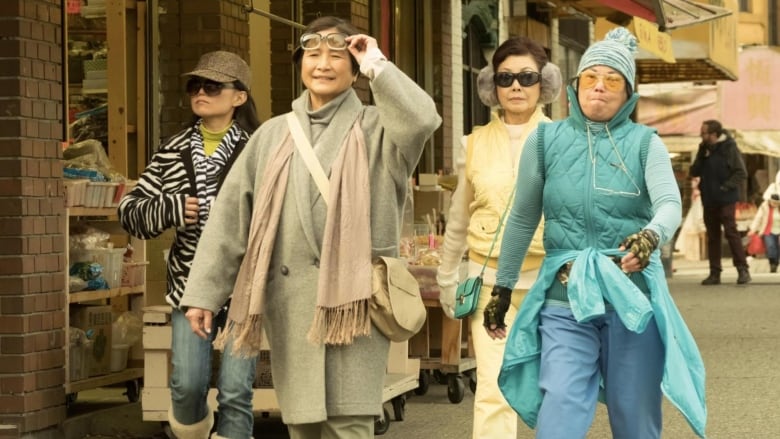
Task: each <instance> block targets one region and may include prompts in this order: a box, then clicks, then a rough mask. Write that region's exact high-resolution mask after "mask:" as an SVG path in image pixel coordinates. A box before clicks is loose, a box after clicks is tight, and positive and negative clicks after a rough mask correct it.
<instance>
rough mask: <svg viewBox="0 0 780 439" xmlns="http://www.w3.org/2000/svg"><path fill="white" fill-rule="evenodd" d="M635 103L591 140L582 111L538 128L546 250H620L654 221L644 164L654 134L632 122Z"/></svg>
mask: <svg viewBox="0 0 780 439" xmlns="http://www.w3.org/2000/svg"><path fill="white" fill-rule="evenodd" d="M569 94H570V96H569V101H570V102H575V103H576V102H577V101H576V99H574V96H573V90H571V89H570V90H569ZM636 100H637V97H636V95H634V96H633V97H632V98H631V99H629V101H628V102H626V104H624V106H623V108H622V109H621V110H620V112H618V114H617V115H616V116H615V117H614V118H613V119H612V120H611V121H610V122H609V123H608V124H607V125H606V127H605V128H604V129H602V130H601V131H600V132H598V133H593V132H592V131H591V132H590V136H588V135H586V134H585V133H587V132H588V128H586V122H585V119H584V117H583V116H582V113H581V112H580V109H579V106H578V105H572V106H571V107H572V108H571V111H572V116H571V117H570V118H568V119H566V120H563V121H558V122H553V123H550V124H541V125H539V127H538V136H539V138H540V139H541V140H542V141H541V142H538V144H539V145H540V147H541V148H544V150H543V151H540V154H539V157H543V163H541V166H542V169H541V171H542V172H543V175H544V179H545V186H544V195H543V196H544V201H543V203H544V218H545V233H544V247H545V248H547V249H561V250H566V249H568V250H582V249H585V248H587V247H592V248H596V249H607V248H617V247H618V245H619V244H620V242H621V241H623V239H625V238H626V237H627V236H628V235H630V234H632V233H636V232H638V231H639V230H641V229H642V228H643V227H644V226H646V225H647V224H648V223H649V222H650V220H651V219H652V216H653V213H652V210H651V202H650V200H649V195H648V193H647V187H646V186H645V174H644V164H645V162H646V158H647V148H648V145H649V143H650V137H651V135H652V134H653V133H654V132H655V130H653V129H652V128H648V127H645V126H641V125H637V124H635V123H633V122H632V121H631V120H629V119H628V115H629V114H631V111H632V110H633V108H634V106H635V104H636Z"/></svg>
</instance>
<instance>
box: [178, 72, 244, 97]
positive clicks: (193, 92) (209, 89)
mask: <svg viewBox="0 0 780 439" xmlns="http://www.w3.org/2000/svg"><path fill="white" fill-rule="evenodd" d="M226 88H235V86H233V84H232V83H230V82H217V81H212V80H211V79H206V78H201V77H198V76H193V77H192V78H190V79H189V80H188V81H187V86H186V90H187V94H188V95H190V96H197V95H198V93H200V91H201V89H202V90H203V92H204V93H206V96H211V97H214V96H218V95H219V94H220V93H222V90H223V89H226Z"/></svg>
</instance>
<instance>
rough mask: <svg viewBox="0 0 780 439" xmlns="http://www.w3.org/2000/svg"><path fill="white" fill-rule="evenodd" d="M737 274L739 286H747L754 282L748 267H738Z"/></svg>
mask: <svg viewBox="0 0 780 439" xmlns="http://www.w3.org/2000/svg"><path fill="white" fill-rule="evenodd" d="M737 273H738V275H737V284H739V285H742V284H746V283H748V282H750V281H751V280H752V279H751V277H750V272H749V271H748V268H747V267H737Z"/></svg>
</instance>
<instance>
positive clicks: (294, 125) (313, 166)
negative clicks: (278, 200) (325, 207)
mask: <svg viewBox="0 0 780 439" xmlns="http://www.w3.org/2000/svg"><path fill="white" fill-rule="evenodd" d="M287 125H288V126H289V127H290V134H292V136H293V141H294V143H295V147H296V148H297V149H298V152H300V153H301V158H302V159H303V162H304V163H306V167H307V168H309V172H310V173H311V176H312V178H313V179H314V183H315V184H316V185H317V188H318V189H319V190H320V193H321V194H322V199H323V200H324V201H325V204H328V200H330V197H329V195H330V180H328V176H327V175H325V170H323V169H322V165H321V164H320V161H319V160H317V156H315V155H314V149H312V147H311V144H310V143H309V141H308V140H307V139H306V136H304V135H303V128H302V127H301V123H300V122H298V118H297V117H295V114H294V113H293V112H289V113H287Z"/></svg>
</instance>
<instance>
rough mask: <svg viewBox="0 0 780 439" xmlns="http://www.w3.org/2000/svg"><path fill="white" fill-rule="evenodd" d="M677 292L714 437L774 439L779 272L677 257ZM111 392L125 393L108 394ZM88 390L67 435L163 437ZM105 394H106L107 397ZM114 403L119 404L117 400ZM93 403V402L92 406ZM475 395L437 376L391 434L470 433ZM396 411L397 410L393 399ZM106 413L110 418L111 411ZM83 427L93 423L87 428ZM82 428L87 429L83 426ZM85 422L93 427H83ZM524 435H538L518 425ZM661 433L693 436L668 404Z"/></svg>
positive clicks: (261, 429) (266, 427)
mask: <svg viewBox="0 0 780 439" xmlns="http://www.w3.org/2000/svg"><path fill="white" fill-rule="evenodd" d="M674 264H675V265H674V266H675V268H676V270H677V271H676V273H675V274H674V276H673V278H672V279H670V287H671V291H672V295H673V296H674V299H675V301H676V303H677V306H678V307H679V309H680V311H681V313H682V314H683V316H684V317H685V319H686V321H687V323H688V325H689V327H690V328H691V331H692V332H693V334H694V336H695V338H696V340H697V343H698V345H699V349H700V350H701V352H702V355H703V357H704V362H705V366H706V371H707V403H708V412H709V418H708V425H707V437H708V438H712V439H734V438H745V439H762V438H766V439H770V438H772V439H774V438H778V437H780V405H778V401H780V368H778V367H777V365H778V364H780V348H779V347H780V318H779V316H780V288H778V287H780V274H772V273H768V272H767V271H768V269H767V267H766V260H763V261H762V260H758V261H753V262H751V273H752V275H753V282H752V283H750V284H748V285H744V286H742V285H740V286H737V285H736V270H734V268H733V267H732V266H731V261H730V260H724V263H723V266H724V267H725V270H724V272H723V284H721V285H718V286H709V287H703V286H701V285H700V284H699V282H700V281H701V279H703V278H704V277H706V275H707V270H706V262H705V261H701V262H688V261H682V260H677V259H676V260H675V261H674ZM110 391H113V392H114V393H115V394H117V395H119V396H108V392H110ZM96 392H102V393H99V394H100V395H102V396H100V397H99V398H98V399H100V401H95V400H90V397H89V395H87V393H89V392H85V395H84V396H83V397H82V396H81V395H80V396H79V401H77V402H76V404H74V406H73V407H72V408H71V411H73V412H74V413H75V412H78V413H81V414H80V415H74V416H72V417H71V418H69V420H68V421H66V428H65V431H66V438H77V437H78V438H82V437H85V435H87V434H88V435H89V436H87V437H91V438H95V439H97V438H101V439H102V438H120V437H121V438H131V437H135V438H165V437H166V436H165V435H164V433H163V432H162V426H161V425H159V424H156V423H144V422H142V421H141V408H140V404H139V403H135V404H130V403H127V400H126V399H123V397H122V396H121V390H119V389H107V390H104V389H101V390H99V391H96ZM101 398H102V399H101ZM112 401H113V402H112ZM90 404H94V406H93V407H92V408H90ZM472 404H473V395H472V394H471V392H470V391H468V390H467V391H466V397H465V399H464V400H463V401H462V402H461V403H460V404H452V403H450V402H449V401H448V399H447V389H446V385H440V384H436V383H435V382H432V383H431V385H430V388H429V390H428V392H427V393H426V394H425V395H423V396H417V395H414V394H412V395H411V396H409V398H408V399H407V403H406V410H405V419H404V420H403V421H401V422H395V421H394V422H391V424H390V427H389V430H388V431H387V433H386V434H384V435H383V436H382V437H384V438H387V439H415V438H431V439H433V438H445V437H446V438H455V439H459V438H463V439H466V438H470V437H471V431H470V430H471V406H472ZM387 408H388V410H389V411H390V413H391V416H392V413H393V411H392V408H391V407H390V405H389V404H388V405H387ZM106 415H107V416H106ZM83 425H89V426H88V427H83ZM255 425H256V427H255V431H254V436H255V437H256V438H258V439H260V438H285V437H287V435H286V432H285V429H284V427H283V425H282V424H281V423H280V421H279V419H278V418H276V417H273V416H272V417H271V418H269V419H263V418H258V419H257V422H256V424H255ZM80 426H82V427H80ZM85 428H86V429H87V431H85ZM519 431H520V434H519V435H518V437H519V438H522V439H526V438H532V437H533V431H532V430H530V429H529V428H527V427H526V426H525V425H521V426H520V429H519ZM663 431H664V433H663V437H665V438H673V439H686V438H694V437H695V435H694V434H693V433H692V432H691V429H690V428H689V427H688V425H687V423H686V421H685V420H684V419H683V417H682V416H681V415H680V414H679V413H678V412H677V410H676V409H675V408H674V407H672V406H671V405H670V404H668V403H667V402H665V404H664V428H663ZM608 437H611V434H610V430H609V423H608V420H607V416H606V410H605V408H604V406H603V405H602V406H600V407H599V409H598V412H597V415H596V419H595V421H594V423H593V427H592V428H591V431H590V434H589V435H588V438H589V439H595V438H608Z"/></svg>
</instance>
